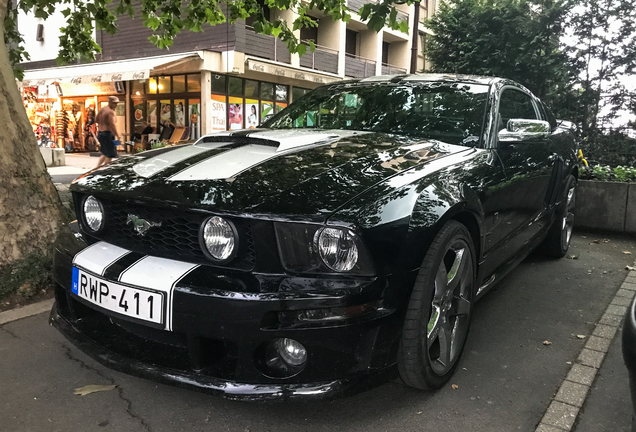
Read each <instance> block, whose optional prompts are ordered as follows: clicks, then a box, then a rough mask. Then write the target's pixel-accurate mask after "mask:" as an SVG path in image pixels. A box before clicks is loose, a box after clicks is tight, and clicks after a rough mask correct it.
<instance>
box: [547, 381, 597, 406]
mask: <svg viewBox="0 0 636 432" xmlns="http://www.w3.org/2000/svg"><path fill="white" fill-rule="evenodd" d="M589 389H590V388H589V387H588V386H586V385H583V384H578V383H574V382H571V381H563V384H561V388H560V389H559V391H558V392H557V394H556V396H555V397H554V400H557V401H559V402H564V403H566V404H570V405H574V406H577V407H579V408H580V407H582V406H583V402H585V396H587V391H588V390H589Z"/></svg>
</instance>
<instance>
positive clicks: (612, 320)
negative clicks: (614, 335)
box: [599, 312, 623, 327]
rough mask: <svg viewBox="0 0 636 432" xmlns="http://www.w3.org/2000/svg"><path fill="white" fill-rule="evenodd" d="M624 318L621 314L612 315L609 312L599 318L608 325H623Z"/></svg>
mask: <svg viewBox="0 0 636 432" xmlns="http://www.w3.org/2000/svg"><path fill="white" fill-rule="evenodd" d="M622 320H623V316H620V315H612V314H609V313H607V312H605V314H604V315H603V316H602V317H601V319H600V320H599V323H600V324H605V325H608V326H613V327H619V326H620V325H621V321H622Z"/></svg>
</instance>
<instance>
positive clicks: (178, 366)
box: [51, 236, 415, 399]
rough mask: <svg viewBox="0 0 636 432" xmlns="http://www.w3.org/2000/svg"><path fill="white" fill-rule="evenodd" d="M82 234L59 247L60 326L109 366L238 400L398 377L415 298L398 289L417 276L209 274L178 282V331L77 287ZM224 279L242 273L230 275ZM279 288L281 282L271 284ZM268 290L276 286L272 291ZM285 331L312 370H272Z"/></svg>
mask: <svg viewBox="0 0 636 432" xmlns="http://www.w3.org/2000/svg"><path fill="white" fill-rule="evenodd" d="M78 239H79V237H77V236H76V237H75V238H74V239H72V238H69V239H66V241H62V242H61V243H58V248H57V249H56V255H55V267H54V275H55V280H56V282H57V284H56V304H55V306H54V308H53V310H52V312H51V324H52V325H54V326H55V327H56V328H58V329H59V330H60V332H61V333H63V334H64V335H65V336H66V337H67V338H68V339H69V340H71V341H72V342H73V343H74V344H75V345H77V346H78V347H79V348H80V349H82V350H83V351H84V352H86V353H87V354H88V355H90V356H91V357H93V358H94V359H96V360H97V361H99V362H101V363H102V364H104V365H106V366H108V367H111V368H113V369H115V370H119V371H122V372H126V373H130V374H132V375H136V376H140V377H143V378H147V379H151V380H154V381H157V382H162V383H168V384H173V385H176V386H179V387H185V388H192V389H197V390H201V391H206V392H210V393H216V394H220V395H223V396H225V397H227V398H231V399H289V398H303V399H321V398H330V397H334V396H340V395H347V394H352V393H356V392H359V391H362V390H364V389H366V388H369V387H372V386H374V385H377V384H379V383H381V382H384V381H386V380H387V379H390V378H391V377H396V376H397V373H396V368H395V363H396V355H397V354H396V353H397V348H398V344H399V336H400V332H401V326H402V320H403V314H402V313H401V312H400V311H401V310H403V309H404V308H400V307H399V306H398V305H399V304H405V301H407V300H408V299H407V298H405V297H406V295H408V291H409V290H403V289H396V287H397V286H399V287H404V286H412V282H413V280H412V279H414V277H415V275H414V274H407V275H403V276H400V277H395V276H394V277H390V278H387V279H382V280H378V279H372V280H364V281H354V282H355V283H352V281H351V280H349V281H347V283H346V284H341V285H342V286H343V287H345V288H342V289H339V290H336V291H334V290H321V289H320V288H319V289H318V290H316V288H315V287H323V286H326V285H331V286H333V285H334V284H335V285H336V286H339V285H338V281H333V280H332V281H331V282H330V283H329V284H325V281H324V280H323V279H318V278H315V279H312V278H305V279H299V278H293V277H288V276H285V275H257V276H258V277H256V278H254V275H249V274H247V275H233V276H234V278H235V279H236V280H238V281H239V282H237V285H236V287H235V289H228V288H231V287H230V286H224V289H222V290H221V289H215V288H211V287H210V286H216V285H215V284H210V283H209V280H207V279H205V282H206V284H205V285H206V286H199V287H196V286H192V285H189V286H177V287H175V290H174V294H173V309H172V331H166V330H161V329H156V328H151V327H148V326H144V325H142V324H139V323H135V322H130V321H127V320H124V319H121V317H118V316H117V315H116V314H112V313H109V312H108V311H104V310H100V309H99V307H96V306H91V305H87V304H86V303H85V302H83V301H82V300H81V299H80V298H78V297H77V296H76V295H75V294H72V293H71V291H70V286H71V283H70V277H71V269H72V266H73V264H72V259H73V258H72V257H73V254H74V253H75V252H74V251H73V248H69V247H68V246H69V242H71V243H72V242H77V241H79V240H78ZM64 246H66V247H64ZM76 246H77V245H76ZM80 246H81V245H80ZM84 246H85V244H84ZM223 280H224V281H225V282H226V283H230V282H228V281H232V280H234V279H233V278H232V277H229V276H228V275H227V274H226V275H224V278H223ZM250 281H252V282H250ZM251 283H254V284H257V285H258V286H250V284H251ZM408 284H410V285H408ZM273 286H277V287H278V289H277V290H275V291H274V290H271V288H272V287H273ZM292 287H294V288H302V287H305V291H303V290H302V289H293V290H292V289H290V288H292ZM346 287H349V288H346ZM265 288H267V289H268V290H270V292H265V293H264V292H262V291H263V289H265ZM405 293H406V294H405ZM368 303H375V304H378V305H379V307H378V308H377V309H376V310H375V311H373V312H372V313H366V314H363V315H362V316H359V317H355V318H354V319H351V320H348V321H346V322H341V323H333V322H322V323H321V322H313V323H311V324H310V325H307V324H302V325H298V323H295V324H293V325H288V324H285V323H284V322H282V321H280V320H279V319H278V317H279V316H280V315H281V313H283V314H285V313H289V312H294V311H298V310H307V309H320V308H332V307H348V306H355V305H360V304H368ZM277 338H292V339H294V340H297V341H299V342H300V343H302V344H303V345H304V346H305V348H306V350H307V353H308V359H307V362H306V364H305V366H304V368H302V370H300V371H299V372H297V373H294V374H293V375H291V376H286V377H276V376H274V375H273V374H270V373H268V372H267V371H266V370H265V371H264V369H263V359H262V358H260V356H261V355H262V353H263V350H264V349H263V347H264V346H266V345H267V344H268V343H270V342H271V341H272V340H275V339H277Z"/></svg>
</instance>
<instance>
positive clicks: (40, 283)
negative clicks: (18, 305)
mask: <svg viewBox="0 0 636 432" xmlns="http://www.w3.org/2000/svg"><path fill="white" fill-rule="evenodd" d="M52 270H53V258H52V255H51V254H43V253H36V252H33V253H30V254H29V255H27V256H25V257H24V258H22V259H20V260H18V261H16V262H14V263H12V264H8V265H6V266H4V267H3V268H2V269H0V298H5V297H7V296H10V295H12V294H17V295H19V296H21V297H24V298H30V297H32V296H34V295H35V294H37V293H39V292H41V291H45V290H46V289H48V288H49V287H50V286H51V285H52V281H53V278H52Z"/></svg>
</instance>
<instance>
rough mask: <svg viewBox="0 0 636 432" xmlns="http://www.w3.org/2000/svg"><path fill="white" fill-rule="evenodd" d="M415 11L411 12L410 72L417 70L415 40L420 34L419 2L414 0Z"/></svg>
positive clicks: (416, 40)
mask: <svg viewBox="0 0 636 432" xmlns="http://www.w3.org/2000/svg"><path fill="white" fill-rule="evenodd" d="M413 4H414V5H415V13H414V14H413V29H412V31H413V44H412V46H411V73H412V74H413V73H415V72H417V70H416V69H417V42H418V41H419V36H420V30H419V29H420V2H419V1H416V2H415V3H413Z"/></svg>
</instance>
